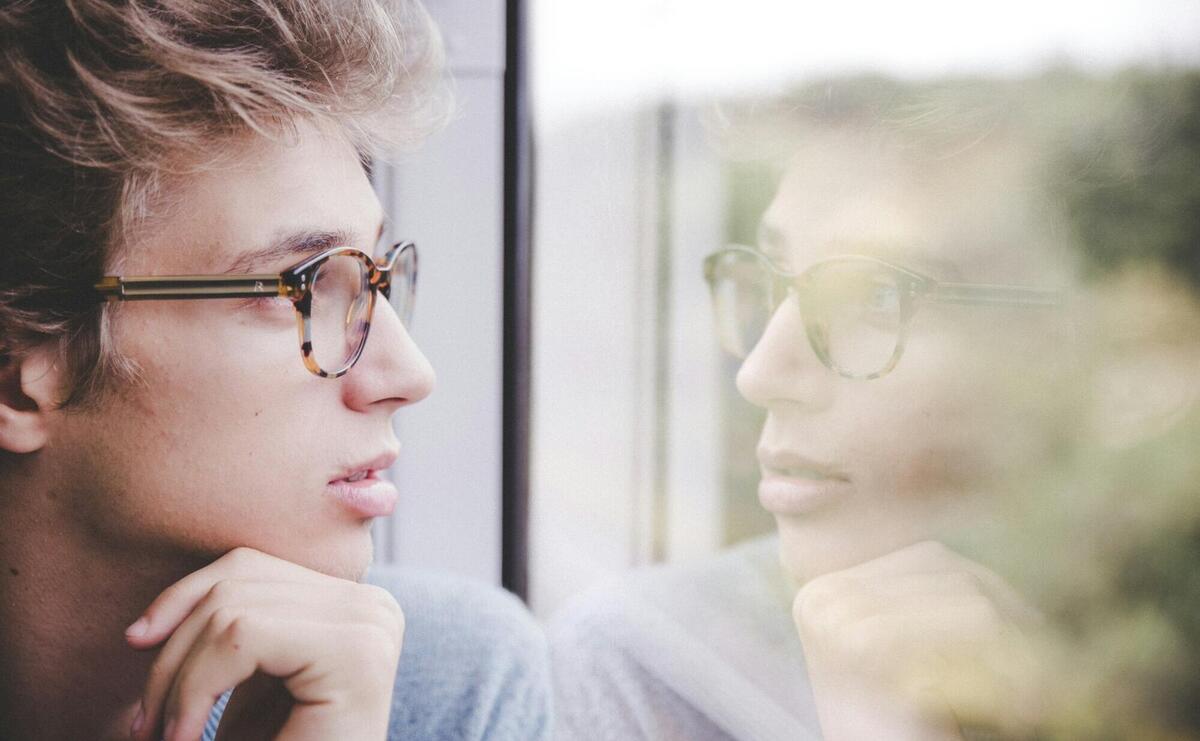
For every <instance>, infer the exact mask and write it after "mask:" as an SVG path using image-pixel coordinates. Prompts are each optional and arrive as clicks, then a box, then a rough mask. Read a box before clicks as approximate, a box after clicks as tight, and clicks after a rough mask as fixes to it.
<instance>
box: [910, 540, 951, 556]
mask: <svg viewBox="0 0 1200 741" xmlns="http://www.w3.org/2000/svg"><path fill="white" fill-rule="evenodd" d="M912 549H913V552H914V553H916V554H917V555H918V556H921V557H922V558H923V559H928V560H930V561H941V560H944V559H945V558H947V557H948V556H949V555H950V549H949V548H947V547H946V546H945V545H944V544H943V543H942V542H941V541H938V540H922V541H921V542H919V543H916V544H914V545H913V546H912Z"/></svg>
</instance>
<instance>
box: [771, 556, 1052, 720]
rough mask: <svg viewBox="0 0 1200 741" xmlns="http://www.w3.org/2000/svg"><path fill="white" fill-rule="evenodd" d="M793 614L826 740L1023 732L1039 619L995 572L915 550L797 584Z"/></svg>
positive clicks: (1032, 696)
mask: <svg viewBox="0 0 1200 741" xmlns="http://www.w3.org/2000/svg"><path fill="white" fill-rule="evenodd" d="M793 617H794V619H795V622H796V627H797V628H798V630H799V631H800V637H801V640H802V642H803V644H804V654H805V659H806V661H807V663H808V669H809V675H810V677H811V678H812V682H813V692H814V696H815V698H816V701H817V710H818V714H819V716H820V719H821V725H822V729H823V731H824V735H825V738H827V739H831V741H841V740H843V739H863V738H871V739H958V738H961V737H962V734H961V731H962V729H963V728H964V727H969V726H972V725H983V726H987V727H995V728H998V729H1002V730H1005V731H1007V732H1010V733H1015V734H1018V735H1020V734H1022V733H1024V732H1026V731H1027V730H1028V726H1029V723H1030V722H1031V719H1030V717H1029V716H1031V715H1034V714H1035V709H1034V706H1035V705H1036V703H1037V697H1036V690H1035V684H1036V674H1037V673H1036V671H1035V666H1034V662H1033V656H1032V651H1031V650H1030V647H1029V645H1028V643H1027V642H1026V636H1025V631H1026V630H1027V629H1028V628H1030V627H1032V626H1035V625H1037V623H1038V622H1039V618H1038V616H1037V614H1036V613H1035V612H1034V611H1033V610H1032V609H1031V608H1030V607H1029V606H1027V605H1026V603H1025V602H1024V601H1023V600H1021V598H1020V597H1019V596H1018V595H1017V594H1016V592H1015V591H1014V590H1013V589H1012V588H1011V587H1010V586H1008V584H1006V583H1005V582H1004V581H1003V580H1002V579H1001V578H1000V577H999V576H998V575H996V574H995V573H993V572H992V571H990V570H988V569H987V568H985V567H983V566H982V565H980V564H978V563H975V562H974V561H971V560H969V559H966V558H963V557H962V556H960V555H958V554H956V553H954V552H952V551H950V550H949V549H947V548H945V547H944V546H942V545H941V544H939V543H935V542H925V543H918V544H916V545H913V546H909V547H908V548H904V549H901V550H899V551H896V552H895V553H891V554H888V555H886V556H883V557H881V558H878V559H875V560H873V561H869V562H867V563H864V564H861V565H859V566H856V567H853V568H850V569H846V570H844V571H840V572H836V573H832V574H827V575H824V576H821V577H818V578H816V579H813V580H812V581H811V582H809V583H808V584H806V585H805V586H804V587H803V588H802V589H801V590H800V592H799V594H798V595H797V596H796V600H795V602H794V604H793Z"/></svg>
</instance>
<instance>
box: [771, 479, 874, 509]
mask: <svg viewBox="0 0 1200 741" xmlns="http://www.w3.org/2000/svg"><path fill="white" fill-rule="evenodd" d="M850 490H851V486H850V482H849V481H846V480H845V479H805V478H794V477H789V476H770V475H768V476H763V478H762V481H760V482H759V484H758V501H759V503H760V504H762V506H763V508H764V509H766V510H767V511H768V512H770V513H772V514H776V515H808V514H812V513H814V512H817V511H818V510H821V509H824V508H826V507H828V506H830V505H832V504H834V503H836V502H837V501H838V500H839V499H844V498H845V497H847V496H848V495H849V494H850Z"/></svg>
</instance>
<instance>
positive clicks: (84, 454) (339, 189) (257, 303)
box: [42, 126, 433, 578]
mask: <svg viewBox="0 0 1200 741" xmlns="http://www.w3.org/2000/svg"><path fill="white" fill-rule="evenodd" d="M169 195H170V199H171V202H172V203H173V204H174V205H173V206H172V208H171V209H170V211H169V213H166V214H165V215H164V216H163V217H162V218H161V219H156V220H155V221H154V223H153V224H152V226H149V227H147V229H146V231H145V232H144V233H142V234H139V235H138V239H137V240H136V242H135V243H134V244H132V245H131V246H130V248H129V249H128V250H127V252H126V253H125V254H124V255H123V259H122V260H121V262H120V271H119V272H120V273H122V274H124V275H187V274H214V273H222V272H225V271H229V270H231V269H233V271H234V272H239V273H271V272H278V271H280V270H282V269H284V268H286V267H288V266H290V265H292V264H294V263H296V262H298V261H299V260H301V259H302V258H303V257H304V256H305V253H301V254H278V255H274V256H268V257H266V258H264V259H262V260H260V261H256V262H252V263H250V264H247V257H248V256H249V255H251V254H252V253H255V252H257V251H259V250H262V248H263V247H264V246H267V245H271V244H273V243H276V242H277V241H278V240H279V239H280V237H281V236H284V235H296V234H298V233H303V232H311V233H314V234H319V233H337V232H344V233H345V234H346V236H347V239H346V241H345V244H346V245H348V246H352V247H356V248H358V249H360V250H362V251H364V252H367V253H368V254H373V256H375V257H379V251H378V250H377V247H376V242H377V238H378V234H379V230H380V224H381V217H382V211H381V208H380V205H379V202H378V200H377V199H376V197H375V194H374V193H373V191H372V189H371V186H370V184H369V182H368V180H367V178H366V175H365V173H364V172H363V169H362V167H361V165H360V164H359V160H358V158H357V156H356V153H355V151H354V149H353V148H352V147H351V146H350V145H349V144H348V143H347V142H345V141H344V140H343V139H341V138H340V137H337V136H332V135H326V134H323V133H321V132H320V131H318V130H317V129H316V128H313V127H309V126H305V127H302V128H301V130H300V135H299V137H298V138H297V139H295V140H292V141H288V142H270V141H266V140H264V139H261V138H256V139H255V140H254V141H253V142H250V143H247V144H246V145H245V147H244V149H242V150H240V154H239V156H238V157H237V158H236V161H231V164H230V165H229V166H227V167H224V166H223V167H221V168H220V169H216V170H211V171H206V172H203V173H201V174H199V175H196V176H193V177H190V178H188V179H186V180H184V181H183V182H181V183H179V184H178V185H176V186H174V187H173V189H172V190H171V191H170V193H169ZM320 249H321V248H320V247H316V248H312V249H310V250H308V254H313V253H315V252H317V251H320ZM114 325H115V326H114V335H115V344H116V349H117V351H118V352H120V353H121V354H123V355H124V356H126V357H128V358H129V359H131V360H132V361H133V362H135V363H136V364H137V366H138V367H139V368H140V370H141V383H137V384H133V385H129V386H126V387H124V388H121V389H119V390H117V391H116V392H115V393H113V394H110V395H109V396H108V397H106V398H105V399H103V401H102V403H101V404H100V405H98V407H97V408H94V409H89V410H86V411H68V412H58V413H55V417H54V420H53V432H52V434H53V437H52V438H51V440H50V442H49V444H47V446H46V447H45V448H44V449H43V451H42V455H43V456H44V457H45V458H46V460H45V463H46V464H47V465H48V468H47V469H46V470H52V471H60V472H61V474H60V475H61V480H60V481H59V485H58V487H57V490H56V495H57V497H58V500H59V501H60V502H61V503H62V507H63V519H64V521H66V522H69V523H72V524H73V525H75V526H76V527H78V528H79V529H80V530H81V531H82V532H83V533H85V534H86V535H88V536H90V537H92V538H94V539H95V541H96V542H98V543H102V544H105V545H109V546H113V547H116V548H118V549H123V548H129V549H141V550H147V551H160V552H163V553H165V554H172V553H177V554H189V555H199V556H215V555H218V554H220V553H223V552H225V551H227V550H229V549H231V548H234V547H237V546H249V547H253V548H256V549H258V550H262V551H264V552H267V553H271V554H273V555H276V556H279V557H282V558H285V559H288V560H291V561H294V562H297V563H300V564H302V565H307V566H309V567H312V568H316V569H319V570H322V571H325V572H327V573H331V574H335V575H338V576H342V577H347V578H357V577H359V576H360V575H361V574H362V572H363V571H364V570H365V568H366V566H367V565H368V563H369V561H370V557H371V538H370V529H369V528H370V522H371V520H370V519H369V518H368V517H366V516H365V515H364V514H362V513H361V512H358V511H355V510H354V509H353V508H352V507H350V506H347V505H346V504H345V503H344V502H343V500H342V499H341V498H339V497H338V496H337V494H338V491H339V488H338V487H339V486H344V485H345V482H341V483H338V480H339V479H341V478H342V477H345V476H346V475H347V474H348V473H349V472H353V471H359V470H362V469H367V468H370V469H379V468H386V467H387V465H388V464H389V461H390V460H391V458H392V457H393V456H394V455H395V454H396V453H397V452H398V450H399V445H398V443H397V441H396V438H395V436H394V433H393V430H392V425H391V417H392V415H393V414H394V413H395V412H396V411H397V410H398V409H399V408H400V407H402V406H404V405H406V404H409V403H412V402H415V401H418V400H420V399H422V398H424V397H425V396H426V395H427V394H428V393H429V392H430V390H431V389H432V386H433V372H432V370H431V368H430V366H429V364H428V362H427V361H426V359H425V358H424V356H422V355H421V353H420V351H419V350H418V349H417V348H416V346H415V345H414V344H413V342H412V340H411V339H410V338H409V336H408V334H407V333H406V331H405V329H404V327H403V326H402V324H401V322H400V321H399V319H398V318H397V316H396V314H395V312H394V311H393V310H392V308H391V307H390V306H389V305H388V304H387V303H386V302H385V301H383V300H382V298H381V300H380V301H378V302H377V303H376V306H375V311H374V316H373V321H372V323H371V334H370V337H369V339H368V341H367V345H366V348H365V350H364V352H363V355H362V357H361V358H360V360H359V361H358V364H357V365H356V366H354V368H353V369H351V371H350V372H349V373H348V374H347V375H345V376H343V377H341V378H339V379H326V378H320V377H318V376H316V375H314V374H312V373H310V372H309V371H308V370H306V369H305V367H304V365H303V363H302V360H301V353H300V347H299V340H298V336H297V329H296V318H295V311H294V309H293V308H292V305H291V303H290V302H289V301H287V300H283V299H278V298H264V299H253V300H241V299H228V300H202V301H153V302H139V303H126V304H122V305H120V306H119V310H118V312H117V316H116V319H115V322H114ZM380 473H382V472H380Z"/></svg>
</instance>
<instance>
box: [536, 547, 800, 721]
mask: <svg viewBox="0 0 1200 741" xmlns="http://www.w3.org/2000/svg"><path fill="white" fill-rule="evenodd" d="M793 596H794V589H793V588H792V587H791V586H789V584H788V583H787V580H786V579H785V577H784V576H783V573H782V570H781V569H780V566H779V558H778V541H777V540H776V539H775V538H764V539H760V540H756V541H752V542H750V543H746V544H743V545H740V546H737V547H734V548H731V549H730V550H728V551H726V552H724V553H723V554H721V555H720V556H718V557H716V558H713V559H709V560H707V561H702V562H699V563H696V564H694V565H687V566H678V565H670V566H660V567H654V568H648V569H644V570H642V571H640V572H635V573H634V574H633V575H632V576H629V577H623V578H621V579H620V580H618V581H616V582H614V583H612V584H610V585H607V586H605V587H602V588H599V589H596V590H594V591H592V592H589V593H588V594H586V595H584V596H583V597H581V598H579V599H577V600H575V601H573V602H572V603H570V604H569V605H568V606H566V607H565V608H563V609H562V610H560V611H559V612H558V613H557V614H556V615H555V616H554V617H553V618H552V619H551V622H550V625H549V638H550V645H551V655H552V661H553V665H554V681H555V689H556V698H555V702H556V706H555V713H556V717H557V719H558V726H559V727H558V738H560V739H565V740H568V741H574V740H575V739H584V740H586V741H610V740H611V741H636V740H637V739H654V740H655V741H658V740H660V739H665V740H669V739H687V740H688V741H724V740H725V739H739V740H754V741H757V740H758V739H762V740H764V741H774V740H776V739H778V740H780V741H785V740H786V741H808V740H810V739H818V738H820V730H819V725H818V721H817V714H816V708H815V706H814V704H813V698H812V690H811V688H810V686H809V682H808V676H807V674H806V672H805V667H804V654H803V651H802V649H801V646H800V639H799V636H798V635H797V632H796V628H795V626H794V625H793V624H792V619H791V603H792V598H793Z"/></svg>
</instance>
